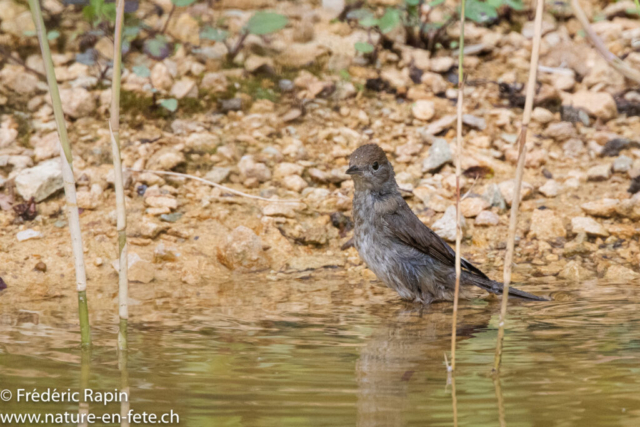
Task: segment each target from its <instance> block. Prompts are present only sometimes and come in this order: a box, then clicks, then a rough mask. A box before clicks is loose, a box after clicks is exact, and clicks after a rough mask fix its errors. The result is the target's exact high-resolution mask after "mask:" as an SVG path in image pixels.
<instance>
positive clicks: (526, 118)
mask: <svg viewBox="0 0 640 427" xmlns="http://www.w3.org/2000/svg"><path fill="white" fill-rule="evenodd" d="M537 1H538V3H537V5H536V18H535V24H534V36H533V47H532V49H531V64H530V66H529V81H528V82H527V98H526V100H525V105H524V115H523V118H522V127H521V129H520V138H519V141H518V166H517V167H516V179H515V185H514V187H513V202H512V203H511V217H510V218H509V236H508V238H507V253H506V256H505V260H504V289H503V291H502V306H501V307H500V323H499V325H498V342H497V344H496V355H495V359H494V363H493V370H494V372H498V371H499V370H500V363H501V361H502V343H503V341H504V324H505V320H506V317H507V305H508V302H509V284H510V283H511V268H512V264H513V252H514V249H515V240H516V228H517V226H518V208H519V207H520V187H521V186H522V175H523V174H524V163H525V159H526V157H527V150H526V145H527V129H528V127H529V122H530V121H531V111H532V110H533V98H534V96H535V88H536V72H537V70H538V58H539V56H540V38H541V35H542V14H543V11H544V0H537Z"/></svg>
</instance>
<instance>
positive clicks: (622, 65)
mask: <svg viewBox="0 0 640 427" xmlns="http://www.w3.org/2000/svg"><path fill="white" fill-rule="evenodd" d="M571 7H572V8H573V13H574V15H575V16H576V19H577V20H578V21H580V24H581V25H582V28H584V32H585V33H586V34H587V37H589V40H591V43H593V46H594V47H595V48H596V50H597V51H598V53H599V54H600V55H601V56H602V57H603V58H604V60H605V61H607V63H608V64H609V65H610V66H611V67H612V68H613V69H615V70H616V71H617V72H619V73H620V74H622V75H623V76H625V77H626V78H628V79H629V80H633V81H635V82H636V83H640V71H638V70H636V69H634V68H631V67H630V66H629V65H628V64H627V63H626V62H624V61H623V60H622V59H620V58H618V57H617V56H615V55H614V54H613V53H611V52H610V51H609V49H607V47H606V46H605V44H604V42H603V41H602V39H601V38H600V37H598V35H597V34H596V32H595V31H593V28H591V25H590V23H589V18H587V15H586V14H585V13H584V10H582V7H580V1H579V0H571Z"/></svg>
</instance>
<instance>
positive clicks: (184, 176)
mask: <svg viewBox="0 0 640 427" xmlns="http://www.w3.org/2000/svg"><path fill="white" fill-rule="evenodd" d="M129 170H130V171H131V172H149V173H155V174H157V175H169V176H180V177H183V178H189V179H193V180H195V181H199V182H202V183H205V184H208V185H211V186H212V187H216V188H219V189H221V190H224V191H228V192H229V193H233V194H237V195H238V196H242V197H246V198H249V199H255V200H262V201H263V202H271V203H300V200H299V199H289V200H278V199H267V198H264V197H260V196H254V195H252V194H247V193H243V192H242V191H238V190H234V189H233V188H229V187H225V186H224V185H220V184H217V183H215V182H213V181H208V180H206V179H204V178H200V177H197V176H193V175H188V174H186V173H179V172H168V171H157V170H151V169H129Z"/></svg>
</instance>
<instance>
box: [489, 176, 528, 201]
mask: <svg viewBox="0 0 640 427" xmlns="http://www.w3.org/2000/svg"><path fill="white" fill-rule="evenodd" d="M515 185H516V183H515V180H514V179H510V180H508V181H504V182H501V183H500V184H499V185H498V187H499V188H500V193H501V194H502V197H504V200H505V202H507V205H509V206H511V203H512V202H513V192H514V190H515ZM531 193H533V186H532V185H531V184H529V183H527V182H524V181H522V186H521V187H520V201H522V200H526V199H527V197H529V196H530V195H531Z"/></svg>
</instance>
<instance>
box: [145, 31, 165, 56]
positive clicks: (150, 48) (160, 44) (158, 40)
mask: <svg viewBox="0 0 640 427" xmlns="http://www.w3.org/2000/svg"><path fill="white" fill-rule="evenodd" d="M144 51H145V53H146V54H147V55H149V56H151V57H152V58H154V59H157V60H161V59H164V58H166V57H167V56H169V54H170V53H171V51H170V49H169V44H168V43H167V39H166V38H165V37H164V36H162V35H157V36H156V37H155V38H153V39H149V40H147V41H146V42H144Z"/></svg>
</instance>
